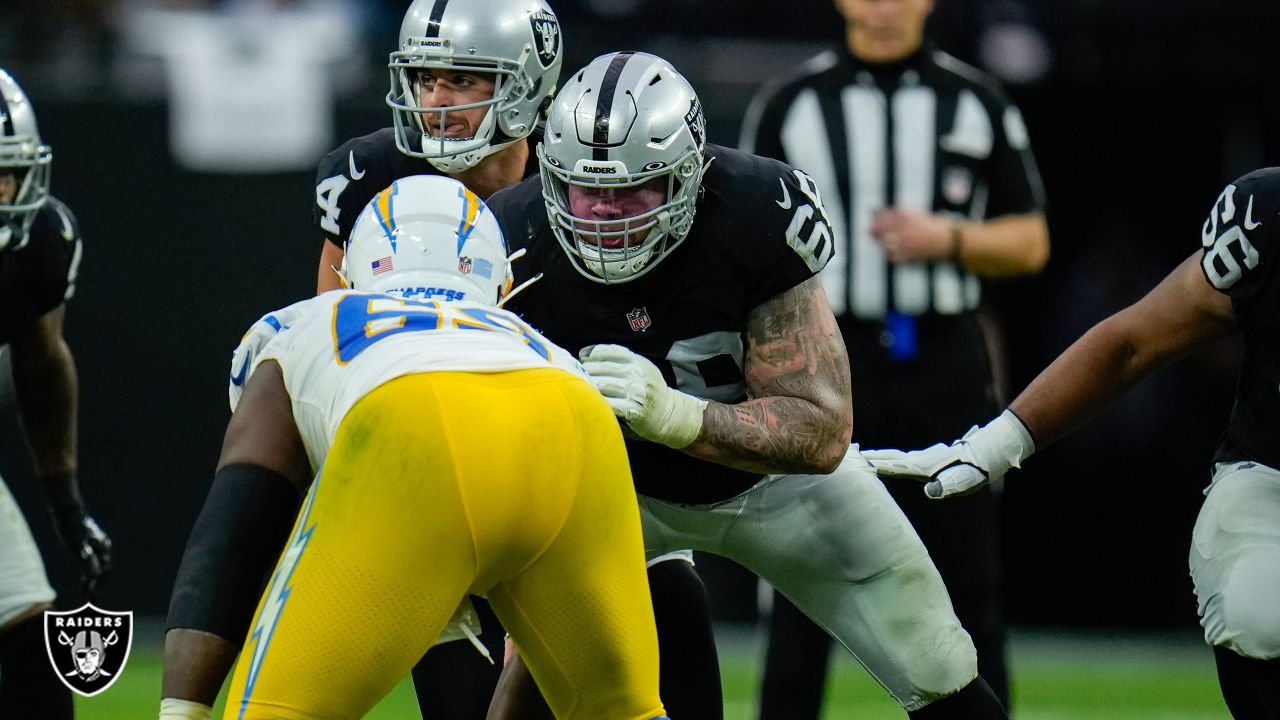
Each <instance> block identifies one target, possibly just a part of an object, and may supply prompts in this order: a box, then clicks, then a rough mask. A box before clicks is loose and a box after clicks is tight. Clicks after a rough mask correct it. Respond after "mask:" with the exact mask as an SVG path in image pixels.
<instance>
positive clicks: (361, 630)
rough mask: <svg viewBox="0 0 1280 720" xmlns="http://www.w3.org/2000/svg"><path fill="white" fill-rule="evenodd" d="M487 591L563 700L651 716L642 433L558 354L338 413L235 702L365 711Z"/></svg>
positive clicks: (286, 712)
mask: <svg viewBox="0 0 1280 720" xmlns="http://www.w3.org/2000/svg"><path fill="white" fill-rule="evenodd" d="M468 594H487V595H488V598H489V602H490V603H491V604H492V606H493V609H494V611H495V612H496V613H497V615H498V617H499V619H500V620H501V621H502V624H503V625H504V626H505V627H506V628H507V630H508V632H510V634H511V636H512V637H513V638H514V639H515V641H516V644H517V646H518V647H519V650H520V653H521V655H522V656H523V657H524V659H525V661H526V662H527V664H528V666H529V669H530V671H531V672H532V673H533V676H534V678H535V679H536V680H537V682H538V686H539V687H540V688H541V689H542V691H543V694H544V695H545V697H546V698H547V701H548V703H549V704H550V706H551V709H552V711H553V712H554V713H555V715H556V717H557V718H561V719H562V720H563V719H565V718H580V719H583V720H587V719H589V720H615V719H617V720H648V719H649V718H654V717H656V716H661V715H663V714H664V712H663V708H662V703H661V701H660V700H659V699H658V648H657V633H656V631H655V630H654V624H653V609H652V607H651V605H650V602H649V587H648V580H647V577H646V574H645V564H644V544H643V541H642V540H641V536H640V516H639V510H638V509H637V506H636V499H635V494H634V490H633V488H632V485H631V474H630V470H629V468H628V464H627V458H626V451H625V449H624V447H623V443H622V436H621V433H620V432H619V430H618V424H617V421H616V420H615V419H614V417H613V414H612V413H611V412H610V410H609V407H608V405H606V404H605V402H604V400H603V399H602V398H600V396H599V395H597V394H596V392H595V390H594V389H593V388H592V387H591V386H590V385H589V384H588V383H586V382H584V381H582V380H581V379H579V378H575V377H573V376H571V375H569V374H568V373H565V372H563V371H559V370H551V369H538V370H521V371H515V372H504V373H491V374H480V373H454V372H449V373H446V372H439V373H422V374H417V375H409V376H404V377H401V378H398V379H396V380H392V381H391V382H388V383H386V384H384V385H382V386H380V387H379V388H377V389H376V390H374V391H373V392H371V393H369V394H368V395H367V396H365V397H364V398H363V399H361V400H360V402H358V403H357V404H356V405H355V407H354V408H352V410H351V411H350V412H349V413H348V414H347V416H346V418H344V419H343V421H342V424H341V425H340V426H339V428H338V432H337V436H336V439H335V441H334V444H333V448H332V449H331V451H330V452H329V456H328V459H327V460H326V461H325V465H324V468H323V469H322V471H321V472H320V475H319V477H318V478H317V479H316V482H315V484H314V485H313V486H312V487H311V490H310V492H309V494H308V496H307V500H306V502H305V503H304V505H303V508H302V510H301V512H300V513H299V517H298V520H297V522H296V523H295V525H294V531H293V534H292V536H291V538H290V541H289V546H288V548H287V549H286V551H285V553H284V555H283V556H282V557H281V559H280V562H279V564H278V565H277V567H276V571H275V574H274V575H273V577H272V580H271V583H270V585H269V586H268V588H267V590H266V592H265V594H264V596H263V598H262V600H261V601H260V603H259V606H258V611H257V613H256V615H255V616H254V624H253V626H252V628H251V629H250V634H249V637H248V639H247V641H246V643H245V646H244V649H243V651H242V652H241V655H240V660H239V663H238V664H237V666H236V671H235V674H234V675H233V677H232V684H231V690H230V696H229V698H228V702H227V709H226V714H225V716H224V717H226V718H352V717H360V716H362V715H364V714H365V713H366V712H368V711H369V710H370V709H371V708H372V707H373V706H374V705H375V704H376V703H377V702H378V700H379V699H381V698H382V697H383V696H384V695H385V694H386V693H387V692H388V691H390V690H391V689H392V688H393V687H394V686H395V685H396V683H397V682H399V681H400V679H401V678H403V677H404V676H405V675H406V674H407V673H408V672H409V670H410V668H412V667H413V665H414V664H415V663H416V662H417V661H418V660H419V659H420V658H421V657H422V655H423V653H424V652H425V651H426V650H427V648H429V647H430V646H431V644H432V642H433V641H434V639H435V638H436V636H437V635H439V634H440V632H441V630H442V629H443V628H444V627H445V624H446V622H447V621H448V620H449V619H450V617H451V616H452V615H453V613H454V611H455V610H456V609H457V607H458V605H459V603H460V602H461V601H462V600H463V599H464V598H465V597H466V596H467V595H468Z"/></svg>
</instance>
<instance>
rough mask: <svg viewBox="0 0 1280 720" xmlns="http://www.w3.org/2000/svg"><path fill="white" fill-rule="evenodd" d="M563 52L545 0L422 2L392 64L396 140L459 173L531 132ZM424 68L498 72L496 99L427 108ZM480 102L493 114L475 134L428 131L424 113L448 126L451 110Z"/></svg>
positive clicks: (407, 19) (390, 97) (390, 98)
mask: <svg viewBox="0 0 1280 720" xmlns="http://www.w3.org/2000/svg"><path fill="white" fill-rule="evenodd" d="M562 50H563V43H562V41H561V37H560V23H559V21H558V20H556V16H555V13H554V12H552V11H551V7H550V6H548V5H547V4H546V2H544V1H543V0H414V2H413V4H412V5H410V6H409V10H408V12H406V13H405V16H404V22H403V23H402V24H401V26H400V49H399V50H397V51H396V52H393V53H391V61H390V63H389V64H388V67H389V68H390V74H391V91H390V92H389V93H388V94H387V104H388V105H390V106H391V108H392V115H393V117H394V120H395V129H396V146H397V147H399V148H400V151H401V152H404V153H406V154H408V155H412V156H415V157H422V158H426V159H427V160H429V161H430V162H431V164H432V165H434V166H435V167H436V169H437V170H440V171H441V172H446V173H458V172H461V171H463V170H466V169H468V168H471V167H474V166H475V165H476V164H477V163H479V162H480V161H481V160H483V159H484V158H485V157H487V156H488V155H490V154H492V153H494V152H497V151H499V150H501V149H503V148H505V147H507V146H508V145H510V144H511V143H513V142H515V141H516V140H519V139H521V138H523V137H526V136H528V135H529V133H532V132H533V131H534V130H535V129H536V128H537V125H538V119H539V115H540V113H541V112H542V110H543V109H545V106H546V103H547V102H549V99H550V98H551V96H552V95H554V94H555V90H556V81H557V80H558V79H559V78H560V63H561V55H562ZM424 69H430V70H436V71H446V70H447V71H463V72H485V73H491V74H493V76H494V81H495V82H494V90H493V97H492V98H490V99H489V100H485V101H483V102H478V103H471V104H469V105H454V106H449V107H438V108H424V107H423V106H422V104H421V102H420V98H419V95H418V92H419V85H420V83H419V72H420V71H422V70H424ZM477 107H486V108H488V113H487V114H486V115H485V118H484V120H483V122H481V124H480V127H479V128H478V129H477V131H476V135H475V137H471V138H459V139H448V138H443V137H434V136H432V135H431V134H430V133H428V132H427V125H426V124H425V123H424V121H423V115H424V114H435V113H438V114H440V123H439V124H440V125H441V126H443V125H444V113H448V112H457V111H461V110H469V109H472V108H477ZM415 135H416V136H418V137H414V136H415ZM419 141H420V142H419Z"/></svg>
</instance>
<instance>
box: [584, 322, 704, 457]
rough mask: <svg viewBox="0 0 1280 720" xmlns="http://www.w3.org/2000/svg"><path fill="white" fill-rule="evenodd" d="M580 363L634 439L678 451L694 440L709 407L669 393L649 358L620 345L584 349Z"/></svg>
mask: <svg viewBox="0 0 1280 720" xmlns="http://www.w3.org/2000/svg"><path fill="white" fill-rule="evenodd" d="M579 358H580V359H581V360H582V367H583V369H585V370H586V371H587V375H588V376H589V377H590V378H591V384H593V385H595V386H596V389H597V390H599V391H600V394H601V395H604V398H605V400H607V401H608V402H609V407H611V408H613V414H614V415H617V416H618V417H620V418H622V419H623V420H625V421H626V423H627V425H628V426H630V427H631V429H632V430H634V431H635V432H636V434H637V435H639V436H640V437H642V438H645V439H646V440H652V441H653V442H656V443H662V444H663V445H666V446H667V447H672V448H676V449H679V448H682V447H685V446H686V445H688V444H689V443H691V442H693V441H694V440H696V439H697V438H698V433H699V432H701V431H702V411H703V410H704V409H705V408H706V407H707V401H706V400H703V399H701V398H696V397H694V396H692V395H688V394H686V393H682V392H680V391H679V390H676V389H674V388H670V387H667V381H666V380H665V379H663V377H662V371H661V370H659V369H658V367H657V366H656V365H654V364H653V363H651V362H649V360H648V359H647V358H644V357H642V356H640V355H637V354H636V353H633V352H631V351H630V350H628V349H626V348H624V347H622V346H621V345H592V346H590V347H585V348H583V349H582V352H581V353H579Z"/></svg>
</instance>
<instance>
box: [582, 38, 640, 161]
mask: <svg viewBox="0 0 1280 720" xmlns="http://www.w3.org/2000/svg"><path fill="white" fill-rule="evenodd" d="M632 55H635V52H633V51H631V50H624V51H622V52H620V53H618V54H617V55H614V56H613V60H611V61H609V67H608V68H607V69H606V70H605V71H604V80H602V81H601V82H600V97H598V98H596V124H595V129H594V133H593V136H592V138H591V142H592V144H594V145H596V146H597V147H596V148H595V149H593V150H592V151H591V159H592V160H597V161H599V160H608V159H609V150H608V148H607V147H605V146H607V145H608V144H609V117H610V116H611V115H612V114H613V96H614V95H615V94H616V93H617V91H618V78H620V77H622V68H623V67H624V66H625V65H626V64H627V61H628V60H630V59H631V56H632Z"/></svg>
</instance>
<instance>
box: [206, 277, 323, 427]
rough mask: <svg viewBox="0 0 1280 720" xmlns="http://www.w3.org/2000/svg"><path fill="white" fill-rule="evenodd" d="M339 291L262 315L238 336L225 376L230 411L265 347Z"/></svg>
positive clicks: (233, 410)
mask: <svg viewBox="0 0 1280 720" xmlns="http://www.w3.org/2000/svg"><path fill="white" fill-rule="evenodd" d="M340 292H346V291H343V290H332V291H330V292H327V293H324V294H323V295H318V296H316V297H309V298H306V299H304V300H299V301H298V302H296V303H293V304H292V305H288V306H285V307H283V308H280V309H279V310H273V311H271V312H269V313H267V314H266V315H263V316H262V317H260V318H258V319H257V320H256V321H254V323H253V324H252V325H250V326H249V329H248V330H247V331H245V334H244V335H243V336H242V337H241V338H240V344H239V345H237V346H236V349H235V350H234V351H232V353H231V376H230V378H229V379H228V383H229V384H228V386H227V397H228V400H229V401H230V403H231V411H232V412H235V409H236V405H238V404H239V403H240V395H241V393H243V392H244V386H245V384H246V383H247V382H248V380H249V378H250V377H251V376H252V375H253V371H254V370H256V369H257V367H258V365H259V364H260V363H261V362H262V360H263V359H264V358H266V357H267V356H268V354H269V353H268V352H267V347H268V346H269V345H271V343H272V342H273V341H275V340H276V339H277V338H278V337H280V336H281V335H282V334H284V333H285V331H287V330H288V329H289V328H290V327H292V326H293V325H294V324H295V323H297V322H299V321H300V320H301V319H302V318H303V317H305V316H306V314H307V313H308V312H309V311H310V309H311V308H314V307H317V306H318V305H319V304H320V303H323V302H332V301H333V300H334V298H335V297H336V295H335V293H340Z"/></svg>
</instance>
